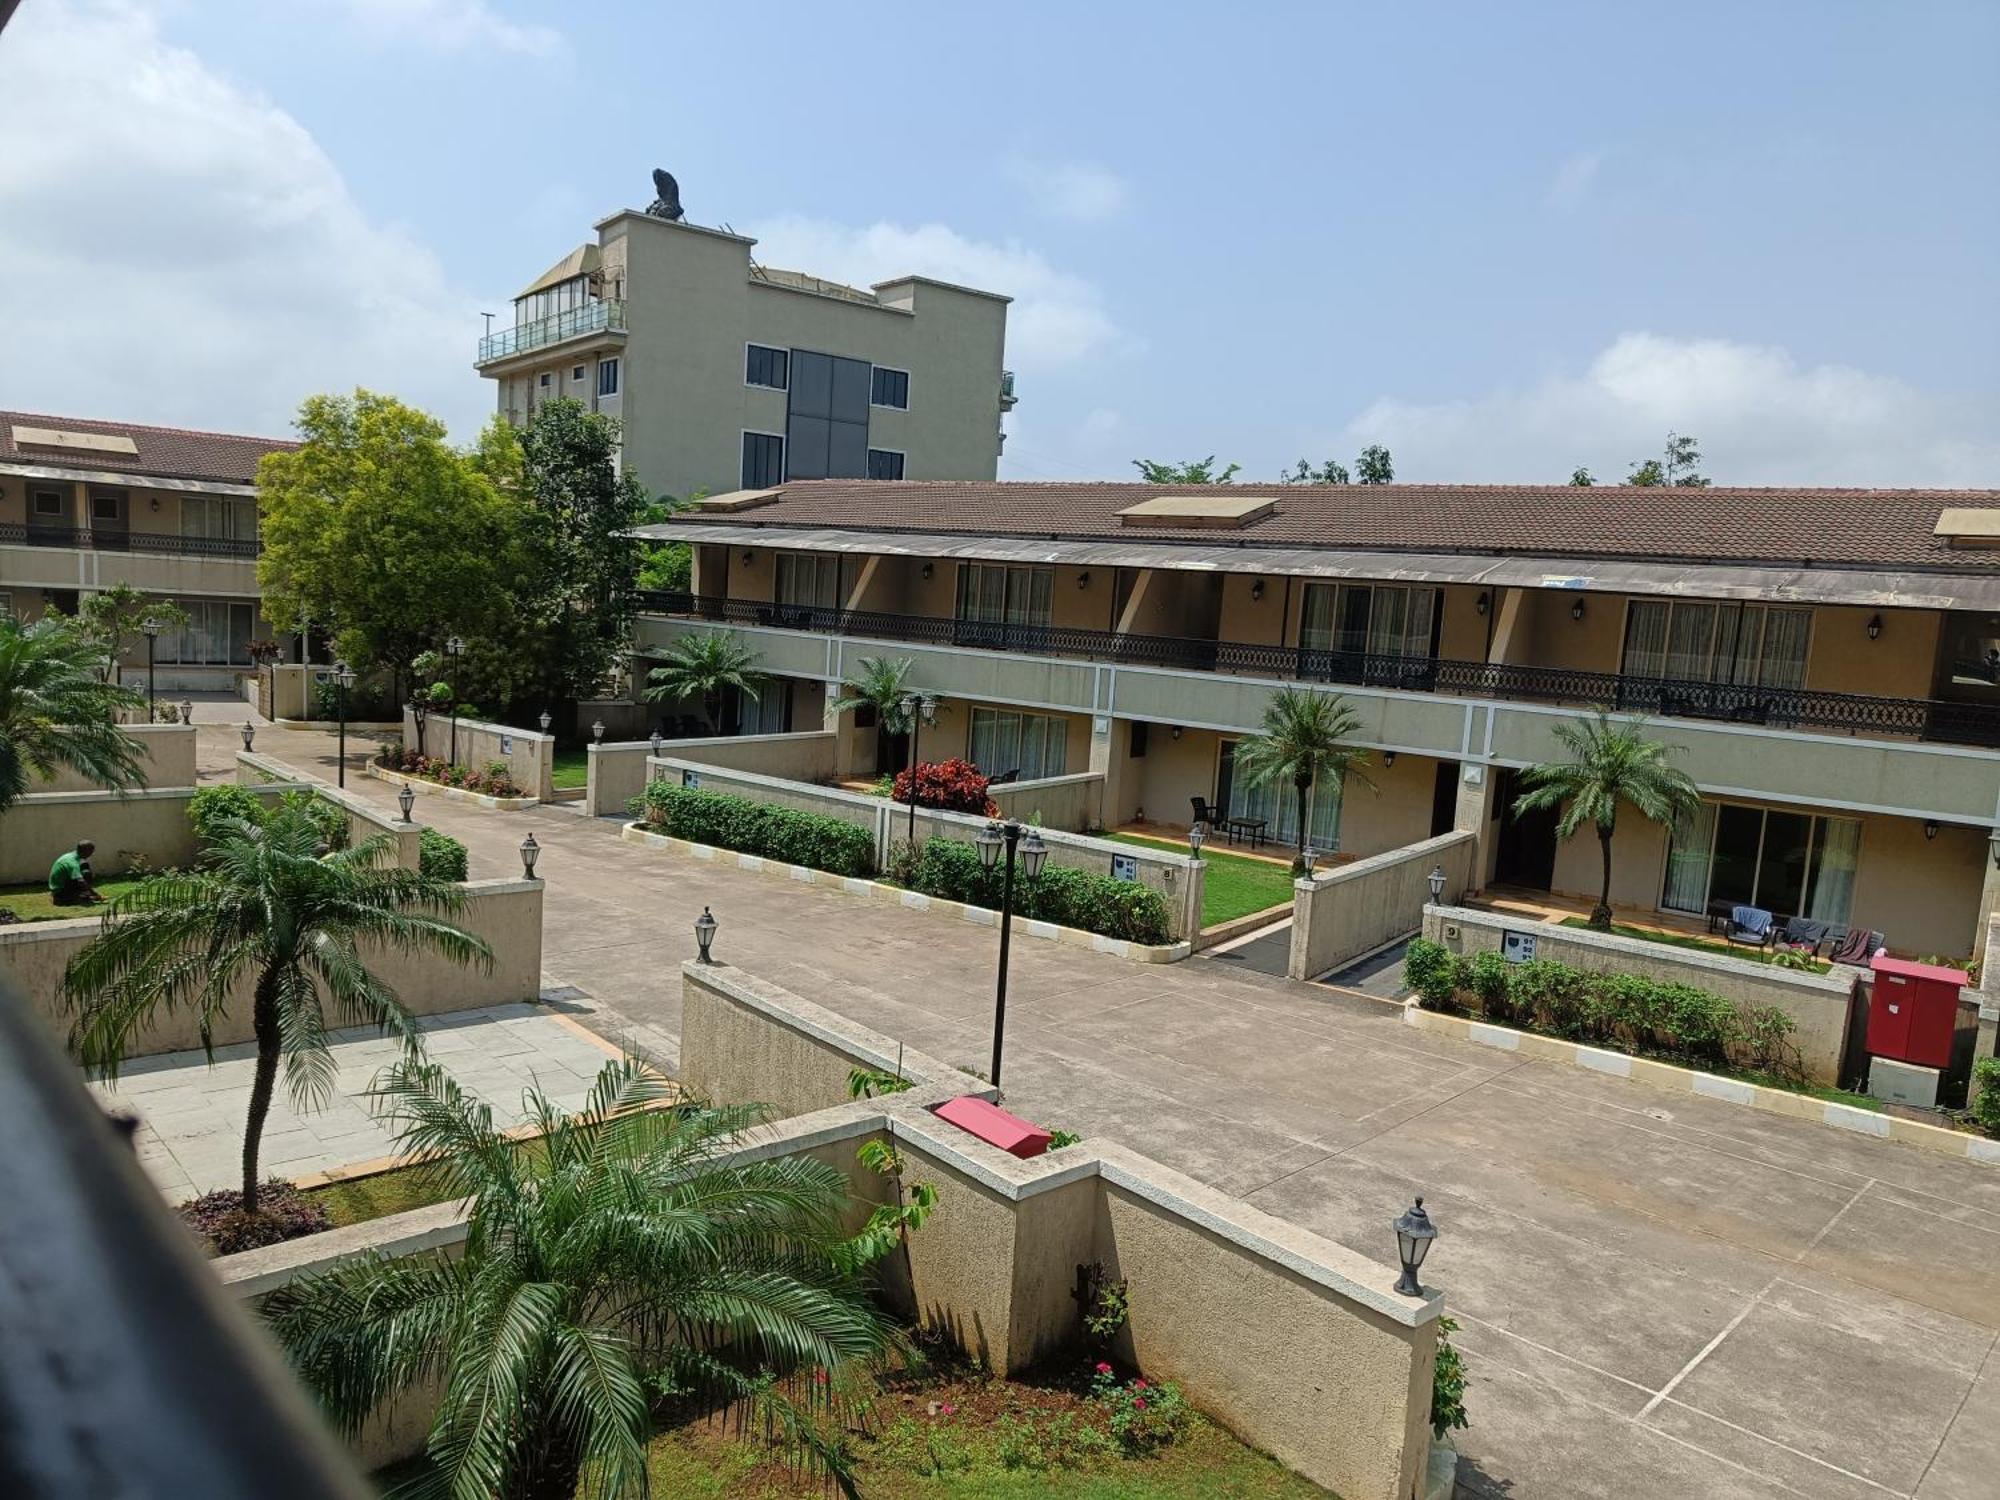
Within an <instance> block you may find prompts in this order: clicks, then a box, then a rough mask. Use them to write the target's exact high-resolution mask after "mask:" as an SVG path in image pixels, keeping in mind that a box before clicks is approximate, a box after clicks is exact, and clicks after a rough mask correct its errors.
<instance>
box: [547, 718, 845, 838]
mask: <svg viewBox="0 0 2000 1500" xmlns="http://www.w3.org/2000/svg"><path fill="white" fill-rule="evenodd" d="M837 742H838V736H836V735H835V734H833V733H832V732H831V731H829V730H813V731H810V732H805V733H798V734H741V735H722V736H716V737H712V738H708V739H691V740H662V741H661V742H660V746H661V749H662V750H664V751H666V752H667V753H669V754H671V755H673V756H674V757H675V758H676V759H679V760H691V761H699V762H700V763H701V764H703V765H711V766H725V767H728V768H731V769H733V770H738V771H756V772H759V773H760V774H762V775H765V776H781V777H784V778H785V779H787V780H790V781H805V782H812V781H824V780H828V779H830V778H831V777H832V776H833V774H834V757H835V754H836V751H837ZM652 751H653V745H652V741H651V740H621V741H618V742H616V743H613V742H610V741H607V742H605V743H604V744H601V745H592V746H591V747H590V779H589V782H588V786H587V790H586V791H585V792H584V797H583V806H584V812H585V814H586V815H587V816H589V817H593V818H608V817H616V816H619V815H621V814H623V813H624V812H625V811H626V807H627V804H629V803H630V802H631V800H632V799H633V798H634V797H636V796H638V795H639V793H641V792H642V791H644V790H645V789H646V761H647V758H648V757H649V756H651V754H652Z"/></svg>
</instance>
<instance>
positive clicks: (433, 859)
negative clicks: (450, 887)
mask: <svg viewBox="0 0 2000 1500" xmlns="http://www.w3.org/2000/svg"><path fill="white" fill-rule="evenodd" d="M466 866H467V859H466V853H465V845H463V844H461V843H460V842H459V841H458V840H457V839H455V838H453V837H452V836H451V835H450V834H448V833H439V832H438V831H437V830H436V829H435V828H426V829H424V830H423V831H422V832H420V833H419V834H418V835H417V870H418V872H419V873H420V874H422V875H425V876H428V877H429V878H430V879H432V880H463V879H465V871H466Z"/></svg>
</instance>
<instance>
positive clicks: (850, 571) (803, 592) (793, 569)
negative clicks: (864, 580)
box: [776, 552, 861, 609]
mask: <svg viewBox="0 0 2000 1500" xmlns="http://www.w3.org/2000/svg"><path fill="white" fill-rule="evenodd" d="M860 576H861V559H860V558H858V557H843V556H841V555H840V554H838V553H833V552H780V553H779V554H778V559H777V577H776V595H777V598H776V602H777V603H779V604H795V605H803V606H805V607H807V608H811V609H844V608H845V607H846V605H847V596H848V594H849V593H850V592H851V591H852V590H853V588H854V582H855V580H856V579H857V578H859V577H860Z"/></svg>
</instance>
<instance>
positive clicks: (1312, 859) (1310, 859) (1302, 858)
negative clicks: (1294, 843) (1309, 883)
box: [1299, 844, 1319, 880]
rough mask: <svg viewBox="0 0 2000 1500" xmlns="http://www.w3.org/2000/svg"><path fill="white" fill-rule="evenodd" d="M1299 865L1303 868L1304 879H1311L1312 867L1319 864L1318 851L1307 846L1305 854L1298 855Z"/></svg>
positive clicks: (1309, 845)
mask: <svg viewBox="0 0 2000 1500" xmlns="http://www.w3.org/2000/svg"><path fill="white" fill-rule="evenodd" d="M1299 863H1300V864H1302V865H1304V866H1305V870H1306V878H1307V879H1308V880H1310V879H1312V872H1313V866H1315V865H1317V864H1318V863H1319V850H1317V849H1315V848H1313V846H1312V845H1311V844H1307V845H1306V847H1305V852H1304V853H1302V854H1300V855H1299Z"/></svg>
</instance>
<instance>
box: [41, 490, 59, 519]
mask: <svg viewBox="0 0 2000 1500" xmlns="http://www.w3.org/2000/svg"><path fill="white" fill-rule="evenodd" d="M62 513H63V499H62V491H61V490H36V491H35V514H36V515H38V516H59V515H61V514H62Z"/></svg>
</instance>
